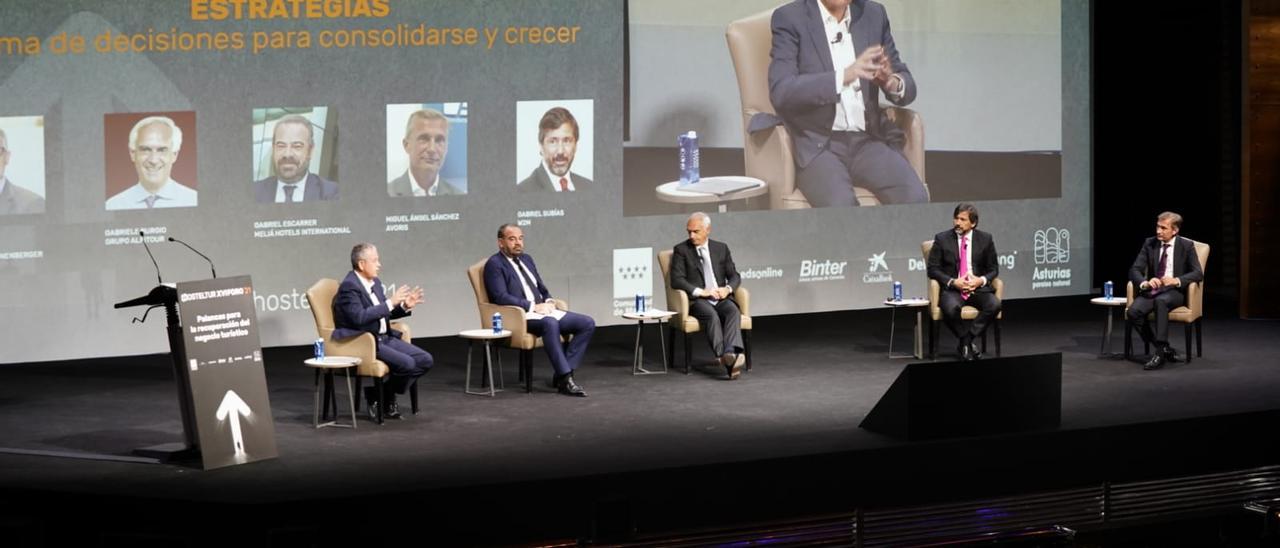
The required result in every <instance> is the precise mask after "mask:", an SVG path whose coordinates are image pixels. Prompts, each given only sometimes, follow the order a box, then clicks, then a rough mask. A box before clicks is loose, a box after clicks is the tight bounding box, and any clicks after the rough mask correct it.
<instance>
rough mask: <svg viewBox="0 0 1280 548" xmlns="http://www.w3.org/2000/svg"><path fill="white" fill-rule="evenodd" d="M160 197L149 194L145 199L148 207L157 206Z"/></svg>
mask: <svg viewBox="0 0 1280 548" xmlns="http://www.w3.org/2000/svg"><path fill="white" fill-rule="evenodd" d="M158 199H160V197H159V196H156V195H155V194H151V195H148V196H147V199H146V200H145V201H146V202H147V209H151V208H153V207H155V206H156V200H158Z"/></svg>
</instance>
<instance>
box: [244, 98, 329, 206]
mask: <svg viewBox="0 0 1280 548" xmlns="http://www.w3.org/2000/svg"><path fill="white" fill-rule="evenodd" d="M315 146H316V143H315V133H314V131H313V130H312V128H311V120H308V119H307V118H306V117H303V116H299V115H297V114H290V115H288V116H285V117H284V118H281V119H280V120H279V121H278V122H276V127H275V129H274V130H273V131H272V135H271V166H272V168H273V169H274V172H275V175H276V176H275V177H266V178H264V179H259V180H258V181H255V182H254V183H253V196H254V199H255V200H257V201H258V203H272V202H275V203H295V202H310V201H314V200H337V199H338V184H337V183H335V182H333V181H330V180H327V179H325V178H323V177H321V176H319V175H316V174H314V173H311V172H310V171H309V170H310V166H311V153H312V152H313V151H314V150H315ZM299 187H301V188H299Z"/></svg>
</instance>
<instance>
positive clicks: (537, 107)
mask: <svg viewBox="0 0 1280 548" xmlns="http://www.w3.org/2000/svg"><path fill="white" fill-rule="evenodd" d="M592 107H593V101H591V100H590V99H579V100H566V101H520V102H518V103H516V139H517V142H516V173H517V174H518V178H517V180H516V189H517V190H519V191H520V192H575V191H579V190H586V189H590V188H591V187H592V185H593V184H594V183H593V182H592V180H591V177H592V168H593V163H592V162H593V156H592V154H593V147H592V129H593V128H594V123H593V122H594V119H593V117H592V115H593V112H592Z"/></svg>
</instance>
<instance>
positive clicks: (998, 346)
mask: <svg viewBox="0 0 1280 548" xmlns="http://www.w3.org/2000/svg"><path fill="white" fill-rule="evenodd" d="M992 325H994V326H995V328H996V357H997V358H999V357H1000V318H996V321H995V322H992Z"/></svg>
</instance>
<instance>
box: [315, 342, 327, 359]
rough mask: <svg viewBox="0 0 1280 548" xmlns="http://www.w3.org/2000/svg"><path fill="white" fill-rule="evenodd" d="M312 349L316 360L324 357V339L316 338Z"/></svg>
mask: <svg viewBox="0 0 1280 548" xmlns="http://www.w3.org/2000/svg"><path fill="white" fill-rule="evenodd" d="M312 350H313V351H314V352H315V354H316V359H317V360H323V359H324V339H316V342H315V344H313V345H312Z"/></svg>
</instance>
